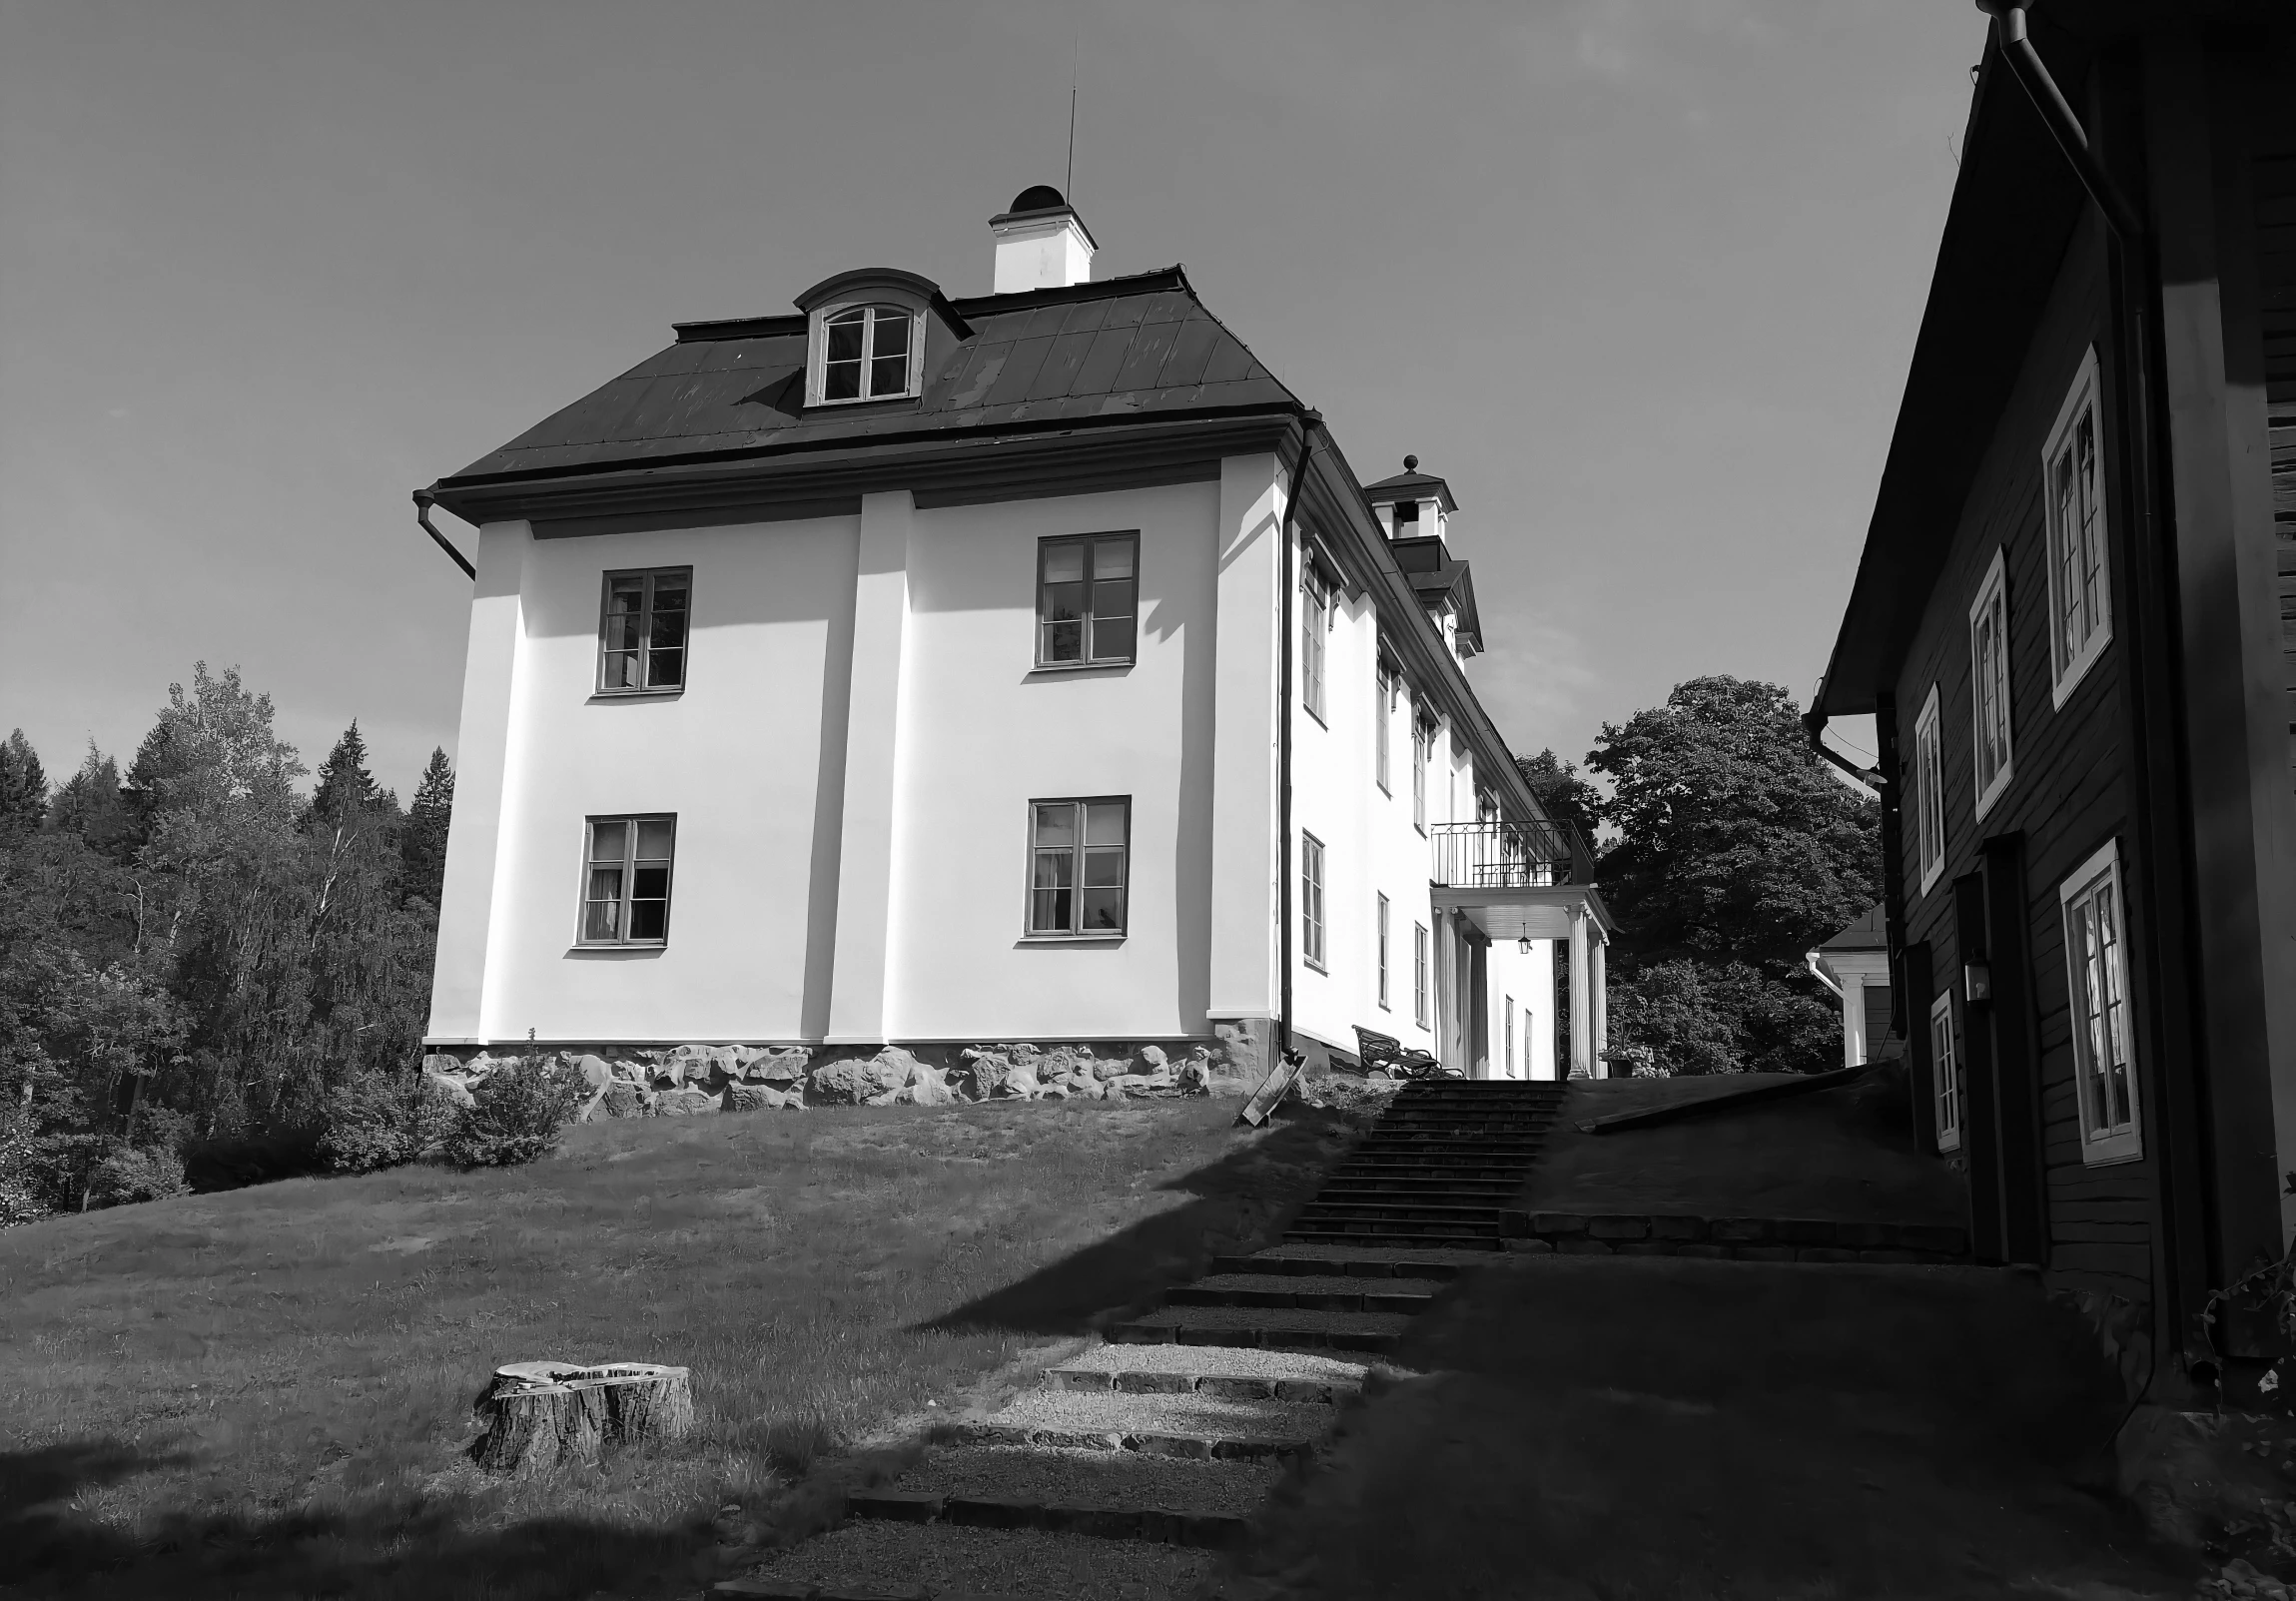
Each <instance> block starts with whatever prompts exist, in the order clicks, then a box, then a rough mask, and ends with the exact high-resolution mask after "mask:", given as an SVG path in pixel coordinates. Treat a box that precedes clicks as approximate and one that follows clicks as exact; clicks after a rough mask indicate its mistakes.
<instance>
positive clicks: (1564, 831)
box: [1427, 820, 1595, 890]
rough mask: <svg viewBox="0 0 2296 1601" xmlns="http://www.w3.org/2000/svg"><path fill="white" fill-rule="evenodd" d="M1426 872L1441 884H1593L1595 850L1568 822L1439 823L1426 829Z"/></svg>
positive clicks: (1518, 886) (1505, 886)
mask: <svg viewBox="0 0 2296 1601" xmlns="http://www.w3.org/2000/svg"><path fill="white" fill-rule="evenodd" d="M1427 844H1428V846H1429V849H1430V852H1431V855H1432V857H1433V860H1432V862H1431V864H1430V870H1429V874H1428V876H1429V878H1430V879H1431V880H1432V881H1433V882H1434V883H1435V884H1436V885H1438V886H1440V887H1442V888H1445V889H1460V890H1476V889H1486V890H1518V889H1544V888H1550V887H1553V886H1556V885H1562V884H1581V885H1584V884H1592V883H1593V882H1594V876H1595V863H1594V853H1593V852H1591V851H1589V850H1588V849H1587V843H1586V841H1585V840H1584V839H1583V838H1581V837H1580V835H1579V831H1578V830H1577V829H1575V828H1573V827H1572V826H1571V825H1570V824H1568V823H1565V822H1558V821H1551V820H1550V821H1543V822H1535V823H1503V822H1498V821H1495V820H1494V821H1486V822H1480V823H1437V824H1435V825H1434V826H1433V827H1431V828H1429V829H1428V830H1427Z"/></svg>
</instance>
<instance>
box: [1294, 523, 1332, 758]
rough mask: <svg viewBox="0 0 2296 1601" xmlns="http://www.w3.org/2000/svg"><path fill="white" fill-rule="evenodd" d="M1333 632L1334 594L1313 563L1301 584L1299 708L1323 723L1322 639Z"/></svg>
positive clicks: (1309, 565)
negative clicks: (1332, 605) (1332, 598)
mask: <svg viewBox="0 0 2296 1601" xmlns="http://www.w3.org/2000/svg"><path fill="white" fill-rule="evenodd" d="M1330 628H1331V591H1330V589H1329V588H1327V587H1326V586H1325V585H1324V582H1323V575H1322V573H1320V572H1318V571H1317V570H1316V568H1315V563H1314V562H1312V561H1311V562H1309V563H1308V564H1307V570H1306V572H1305V573H1303V574H1302V575H1301V576H1300V581H1299V704H1300V705H1302V706H1304V707H1306V708H1307V713H1308V715H1309V716H1311V717H1313V718H1314V719H1315V720H1316V721H1317V722H1321V721H1323V636H1324V635H1325V634H1326V633H1327V632H1329V631H1330Z"/></svg>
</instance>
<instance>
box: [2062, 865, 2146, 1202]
mask: <svg viewBox="0 0 2296 1601" xmlns="http://www.w3.org/2000/svg"><path fill="white" fill-rule="evenodd" d="M2100 905H2101V907H2102V908H2104V909H2105V910H2107V911H2108V912H2109V914H2110V917H2111V948H2110V949H2109V950H2108V951H2105V952H2103V953H2101V954H2100V955H2096V956H2095V957H2094V958H2093V959H2092V953H2090V952H2089V951H2088V950H2086V949H2084V948H2083V947H2084V943H2085V942H2084V940H2083V938H2082V930H2081V927H2080V925H2079V923H2078V922H2077V921H2076V919H2077V914H2078V913H2080V912H2082V911H2086V910H2089V909H2091V908H2095V907H2098V906H2100ZM2057 910H2058V915H2059V918H2060V920H2061V922H2062V926H2063V929H2064V947H2065V983H2066V991H2065V999H2066V1009H2067V1013H2068V1021H2069V1022H2070V1025H2071V1031H2072V1048H2073V1101H2074V1104H2075V1105H2076V1106H2077V1107H2078V1108H2079V1110H2080V1134H2081V1161H2082V1162H2083V1163H2084V1164H2085V1165H2087V1166H2088V1167H2091V1168H2096V1167H2103V1166H2105V1165H2106V1164H2108V1163H2116V1162H2135V1161H2137V1160H2139V1159H2140V1158H2142V1157H2143V1155H2144V1127H2143V1118H2144V1115H2143V1109H2142V1106H2141V1103H2140V1099H2139V1096H2138V1088H2139V1087H2138V1082H2137V1064H2136V1051H2135V1048H2134V1044H2133V1041H2132V1039H2131V1036H2132V1035H2133V1033H2134V1030H2133V1029H2131V1027H2130V1026H2129V996H2128V914H2127V907H2126V903H2125V902H2124V901H2123V900H2122V898H2121V893H2120V846H2119V843H2118V842H2117V841H2108V842H2106V844H2105V845H2104V846H2103V848H2102V849H2100V850H2098V851H2097V852H2096V853H2095V854H2094V855H2092V856H2091V857H2089V859H2088V860H2087V861H2085V862H2083V863H2081V864H2080V866H2078V867H2076V868H2074V869H2073V870H2072V871H2071V872H2070V873H2068V874H2066V875H2065V877H2064V881H2063V883H2061V884H2060V885H2059V886H2058V888H2057ZM2092 986H2094V988H2092ZM2100 990H2101V991H2102V994H2101V996H2100V995H2099V994H2098V991H2100ZM2099 1000H2101V1001H2102V1005H2103V1015H2102V1016H2099V1015H2098V1014H2097V1012H2096V1011H2095V1010H2094V1003H2096V1002H2097V1001H2099ZM2100 1044H2101V1045H2103V1046H2105V1048H2106V1050H2107V1051H2108V1052H2110V1053H2116V1054H2117V1058H2118V1060H2117V1061H2116V1062H2108V1063H2107V1065H2106V1068H2105V1070H2104V1071H2103V1072H2101V1073H2100V1071H2099V1069H2098V1066H2097V1061H2096V1052H2097V1047H2098V1046H2099V1045H2100ZM2115 1067H2117V1068H2118V1069H2119V1070H2120V1075H2121V1078H2122V1081H2123V1086H2122V1095H2123V1096H2124V1097H2125V1100H2126V1111H2127V1114H2128V1115H2127V1117H2126V1118H2125V1119H2122V1120H2120V1121H2118V1122H2113V1121H2111V1113H2112V1112H2113V1111H2114V1110H2117V1109H2114V1108H2112V1107H2111V1105H2110V1101H2111V1084H2110V1077H2109V1075H2110V1072H2111V1070H2112V1069H2113V1068H2115ZM2100 1091H2101V1092H2102V1094H2101V1097H2100V1095H2099V1092H2100ZM2100 1099H2101V1100H2102V1101H2103V1102H2104V1103H2105V1104H2104V1105H2103V1106H2099V1104H2098V1102H2099V1100H2100ZM2100 1114H2101V1116H2100Z"/></svg>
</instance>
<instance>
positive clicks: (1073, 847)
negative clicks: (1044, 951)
mask: <svg viewBox="0 0 2296 1601" xmlns="http://www.w3.org/2000/svg"><path fill="white" fill-rule="evenodd" d="M1131 842H1132V801H1131V799H1130V797H1127V796H1102V797H1099V798H1096V799H1091V800H1040V801H1031V802H1030V803H1029V932H1030V933H1031V934H1038V935H1060V934H1070V935H1103V936H1105V935H1110V934H1122V933H1123V932H1124V931H1125V885H1126V858H1127V856H1128V855H1129V854H1130V852H1129V847H1130V845H1131Z"/></svg>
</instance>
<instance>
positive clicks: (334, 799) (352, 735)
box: [311, 717, 383, 827]
mask: <svg viewBox="0 0 2296 1601" xmlns="http://www.w3.org/2000/svg"><path fill="white" fill-rule="evenodd" d="M382 799H383V791H382V789H381V788H380V787H379V786H378V785H377V784H376V782H375V775H374V774H373V773H370V772H369V771H368V770H367V736H366V735H364V734H362V733H361V732H360V731H359V719H358V718H356V717H354V718H353V719H352V720H351V726H350V727H349V728H346V729H345V730H344V731H343V737H342V738H341V739H339V740H337V741H336V742H335V749H333V750H331V751H329V752H328V753H327V760H326V761H324V762H321V763H320V764H319V787H318V788H317V789H316V790H314V791H313V792H312V796H311V819H312V822H313V824H314V825H315V826H320V827H332V826H335V825H338V824H341V823H343V822H345V821H346V820H357V819H361V818H364V817H365V816H367V815H368V814H370V813H372V812H374V811H375V810H376V809H377V807H378V804H379V803H380V802H381V801H382Z"/></svg>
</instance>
